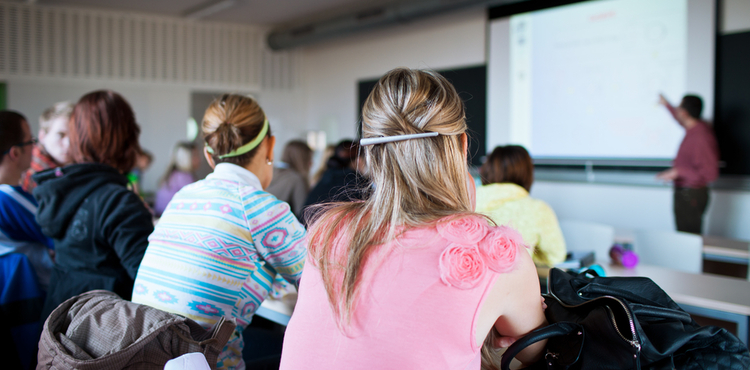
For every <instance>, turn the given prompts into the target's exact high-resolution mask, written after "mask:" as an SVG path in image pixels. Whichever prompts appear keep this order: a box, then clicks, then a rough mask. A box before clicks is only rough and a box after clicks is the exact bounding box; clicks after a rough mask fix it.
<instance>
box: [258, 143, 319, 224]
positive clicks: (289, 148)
mask: <svg viewBox="0 0 750 370" xmlns="http://www.w3.org/2000/svg"><path fill="white" fill-rule="evenodd" d="M312 154H313V152H312V149H310V147H309V146H307V144H305V142H303V141H299V140H292V141H290V142H289V143H288V144H286V146H285V147H284V153H283V154H282V155H281V162H279V161H277V162H276V166H275V167H274V169H273V180H272V181H271V185H268V189H266V191H267V192H269V193H271V194H273V195H274V196H276V198H278V199H279V200H281V201H284V202H287V203H289V206H290V207H292V211H293V212H294V215H295V216H297V219H300V220H301V219H302V218H301V217H302V208H303V207H304V206H305V199H306V198H307V193H308V192H309V191H310V181H309V180H308V179H309V177H310V167H311V166H312Z"/></svg>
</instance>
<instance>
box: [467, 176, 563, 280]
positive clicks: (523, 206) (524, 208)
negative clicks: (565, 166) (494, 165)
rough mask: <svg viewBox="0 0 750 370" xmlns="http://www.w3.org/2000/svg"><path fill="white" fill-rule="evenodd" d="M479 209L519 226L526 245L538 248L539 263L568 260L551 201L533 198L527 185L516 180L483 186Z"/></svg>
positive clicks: (534, 255) (535, 254) (479, 190)
mask: <svg viewBox="0 0 750 370" xmlns="http://www.w3.org/2000/svg"><path fill="white" fill-rule="evenodd" d="M477 212H479V213H482V214H485V215H487V216H489V217H490V218H492V220H493V221H495V223H496V224H498V225H508V226H511V227H513V228H514V229H516V230H518V232H520V233H521V236H523V240H524V242H525V243H526V245H528V246H530V247H533V248H534V249H533V253H532V258H533V260H534V263H536V264H537V265H547V266H552V265H555V264H557V263H560V262H562V261H564V260H565V255H566V251H565V239H564V238H563V235H562V231H561V230H560V225H559V224H558V222H557V216H555V211H553V210H552V208H550V206H549V205H547V203H544V202H543V201H541V200H539V199H533V198H531V197H530V196H529V192H527V191H526V189H524V188H522V187H520V186H518V185H516V184H512V183H501V184H489V185H484V186H480V187H478V188H477Z"/></svg>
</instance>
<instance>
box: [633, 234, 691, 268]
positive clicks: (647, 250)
mask: <svg viewBox="0 0 750 370" xmlns="http://www.w3.org/2000/svg"><path fill="white" fill-rule="evenodd" d="M633 247H634V248H635V251H636V253H638V258H639V259H640V262H642V263H645V264H649V265H656V266H661V267H667V268H671V269H674V270H680V271H685V272H692V273H694V274H700V273H701V272H703V238H701V236H700V235H696V234H690V233H684V232H680V231H664V230H639V231H636V233H635V243H634V245H633Z"/></svg>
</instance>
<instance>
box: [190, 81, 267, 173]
mask: <svg viewBox="0 0 750 370" xmlns="http://www.w3.org/2000/svg"><path fill="white" fill-rule="evenodd" d="M265 120H266V114H265V112H263V109H261V107H260V105H258V102H257V101H255V99H253V98H251V97H249V96H243V95H237V94H223V95H221V96H219V97H218V98H216V99H215V100H214V101H213V102H211V104H210V105H209V106H208V108H207V109H206V113H205V114H204V115H203V123H202V125H201V129H202V130H203V137H204V139H205V141H206V144H207V145H208V146H210V147H211V149H213V154H212V155H213V158H214V161H215V162H216V163H221V162H227V163H233V164H236V165H239V166H245V165H247V164H248V163H250V161H252V159H253V157H255V153H257V152H258V147H256V148H255V149H253V150H251V151H249V152H247V153H245V154H242V155H238V156H236V157H226V158H219V156H220V155H224V154H227V153H230V152H231V151H233V150H235V149H237V148H239V147H241V146H242V145H244V144H246V143H248V142H250V141H251V140H253V139H255V138H256V137H257V136H258V135H259V134H260V131H261V129H262V128H263V122H264V121H265ZM268 136H271V129H270V127H269V129H268V134H267V137H268Z"/></svg>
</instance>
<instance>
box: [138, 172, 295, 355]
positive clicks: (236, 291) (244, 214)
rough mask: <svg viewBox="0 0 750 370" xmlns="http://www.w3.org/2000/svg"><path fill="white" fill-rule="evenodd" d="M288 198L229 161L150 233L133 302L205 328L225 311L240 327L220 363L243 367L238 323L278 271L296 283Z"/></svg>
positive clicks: (185, 194) (175, 201) (190, 189)
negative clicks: (281, 198)
mask: <svg viewBox="0 0 750 370" xmlns="http://www.w3.org/2000/svg"><path fill="white" fill-rule="evenodd" d="M304 239H305V229H304V228H303V226H302V225H301V224H300V223H299V222H298V221H297V219H296V218H295V217H294V215H293V214H292V212H291V211H290V210H289V205H288V204H286V203H284V202H281V201H279V200H278V199H276V198H275V197H274V196H273V195H271V194H269V193H266V192H264V191H262V190H261V184H260V181H259V180H258V178H257V177H256V176H255V175H254V174H253V173H252V172H250V171H247V170H246V169H244V168H242V167H240V166H236V165H233V164H229V163H221V164H219V165H217V166H216V168H215V170H214V172H213V173H212V174H211V175H209V176H208V177H207V178H206V179H205V180H201V181H198V182H196V183H194V184H191V185H188V186H186V187H184V188H182V189H181V190H180V191H179V192H177V194H176V195H175V196H174V198H172V201H171V202H170V203H169V205H168V206H167V208H166V210H165V211H164V214H163V216H162V218H161V219H160V220H159V223H158V224H157V225H156V228H155V229H154V233H153V234H151V236H150V237H149V245H148V249H147V250H146V254H145V256H144V257H143V261H142V262H141V265H140V267H139V269H138V275H137V277H136V279H135V285H134V287H133V302H136V303H141V304H146V305H149V306H152V307H156V308H159V309H161V310H164V311H168V312H173V313H177V314H180V315H183V316H186V317H189V318H191V319H193V320H195V321H197V322H198V323H200V324H201V325H203V326H204V327H207V328H208V327H210V326H212V325H213V324H214V323H216V322H217V321H218V319H219V318H220V317H222V316H224V317H227V318H232V319H234V320H236V322H237V331H236V332H235V334H234V335H233V336H232V338H230V343H229V344H227V348H225V350H224V353H222V355H220V357H219V363H218V366H217V367H218V368H226V369H242V368H244V362H243V361H242V335H241V332H242V329H243V328H244V327H246V326H247V325H248V324H249V323H250V320H251V318H252V316H253V314H254V313H255V311H256V310H257V309H258V307H259V306H260V304H261V303H262V302H263V300H264V299H265V298H266V297H267V296H268V295H269V293H270V291H271V289H272V284H273V281H274V277H275V276H276V275H277V274H279V275H281V276H282V277H283V278H284V279H285V280H287V281H289V282H291V283H294V284H296V283H297V282H298V280H299V277H300V275H301V273H302V267H303V266H304V261H305V257H306V255H307V249H306V246H305V241H304Z"/></svg>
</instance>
